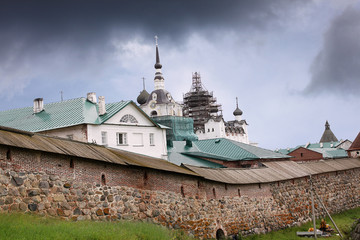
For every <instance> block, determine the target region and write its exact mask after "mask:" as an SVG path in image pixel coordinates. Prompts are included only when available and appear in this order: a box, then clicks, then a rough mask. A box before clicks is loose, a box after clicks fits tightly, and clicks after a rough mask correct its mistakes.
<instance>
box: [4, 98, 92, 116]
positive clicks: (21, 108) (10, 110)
mask: <svg viewBox="0 0 360 240" xmlns="http://www.w3.org/2000/svg"><path fill="white" fill-rule="evenodd" d="M77 99H86V98H85V97H78V98H71V99H66V100H64V101H58V102H49V103H44V108H45V106H47V105H50V104H55V103H63V102H68V101H71V100H77ZM29 108H30V109H31V108H33V106H27V107H19V108H12V109H8V110H3V111H0V113H3V112H12V111H18V110H24V109H29Z"/></svg>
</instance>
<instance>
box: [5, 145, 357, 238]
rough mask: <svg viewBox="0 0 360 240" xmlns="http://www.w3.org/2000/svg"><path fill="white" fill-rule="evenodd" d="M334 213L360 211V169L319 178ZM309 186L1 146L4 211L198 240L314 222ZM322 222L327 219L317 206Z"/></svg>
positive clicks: (303, 182)
mask: <svg viewBox="0 0 360 240" xmlns="http://www.w3.org/2000/svg"><path fill="white" fill-rule="evenodd" d="M313 182H314V186H315V188H316V191H317V193H318V194H319V195H320V197H321V198H322V200H323V202H324V203H325V205H326V207H327V208H328V210H329V211H330V212H331V213H335V212H339V211H343V210H346V209H351V208H355V207H359V206H360V198H359V196H360V169H359V168H355V169H350V170H346V171H337V172H331V173H324V174H319V175H315V176H313ZM308 189H309V179H308V178H299V179H290V180H287V181H281V182H273V183H262V184H250V185H232V184H224V183H220V182H213V181H209V180H205V179H203V178H201V177H196V176H190V175H183V174H178V173H173V172H166V171H160V170H154V169H147V168H141V167H137V168H136V167H126V166H121V165H116V164H111V163H105V162H100V161H94V160H89V159H82V158H72V157H69V156H64V155H58V154H53V153H45V152H40V151H33V150H26V149H21V148H15V147H11V148H9V147H7V146H2V145H0V211H2V212H13V211H21V212H35V213H37V214H39V215H49V216H58V217H61V218H63V219H67V220H86V219H88V220H90V219H91V220H119V219H123V220H141V221H149V222H154V223H157V224H161V225H164V226H166V227H168V228H171V229H172V228H173V229H184V230H185V231H186V232H188V233H190V234H192V235H194V236H195V237H198V238H210V237H212V238H214V237H215V236H216V232H217V231H218V230H219V229H221V230H222V231H224V232H225V234H226V235H232V234H237V233H238V232H241V233H242V234H251V233H265V232H268V231H272V230H276V229H281V228H285V227H288V226H292V225H295V224H298V223H302V222H306V221H309V220H310V217H311V215H310V214H311V202H310V193H309V192H308ZM315 207H316V214H317V216H322V215H325V213H324V211H323V210H321V208H320V206H319V203H318V202H315Z"/></svg>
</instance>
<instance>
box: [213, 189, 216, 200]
mask: <svg viewBox="0 0 360 240" xmlns="http://www.w3.org/2000/svg"><path fill="white" fill-rule="evenodd" d="M213 195H214V198H216V191H215V188H213Z"/></svg>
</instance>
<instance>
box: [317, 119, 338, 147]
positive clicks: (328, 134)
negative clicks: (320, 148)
mask: <svg viewBox="0 0 360 240" xmlns="http://www.w3.org/2000/svg"><path fill="white" fill-rule="evenodd" d="M337 141H338V139H337V138H336V137H335V135H334V133H333V132H332V131H331V129H330V124H329V122H328V121H327V120H326V123H325V131H324V133H323V135H322V137H321V139H320V142H321V143H324V142H337Z"/></svg>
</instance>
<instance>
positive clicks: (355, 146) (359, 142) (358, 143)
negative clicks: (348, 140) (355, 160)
mask: <svg viewBox="0 0 360 240" xmlns="http://www.w3.org/2000/svg"><path fill="white" fill-rule="evenodd" d="M352 150H360V132H359V134H358V135H357V136H356V138H355V140H354V142H353V143H352V144H351V146H350V148H349V149H348V151H352Z"/></svg>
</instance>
